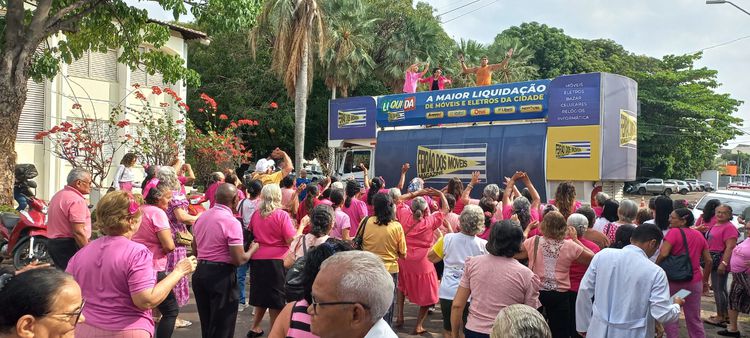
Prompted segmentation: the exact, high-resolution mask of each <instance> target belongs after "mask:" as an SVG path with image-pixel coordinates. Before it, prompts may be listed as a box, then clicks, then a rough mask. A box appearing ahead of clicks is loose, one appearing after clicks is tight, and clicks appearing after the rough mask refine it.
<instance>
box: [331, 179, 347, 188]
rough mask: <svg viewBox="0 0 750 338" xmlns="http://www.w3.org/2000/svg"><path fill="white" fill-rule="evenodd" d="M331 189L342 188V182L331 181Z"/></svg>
mask: <svg viewBox="0 0 750 338" xmlns="http://www.w3.org/2000/svg"><path fill="white" fill-rule="evenodd" d="M331 189H341V190H344V183H343V182H340V181H336V182H333V183H331Z"/></svg>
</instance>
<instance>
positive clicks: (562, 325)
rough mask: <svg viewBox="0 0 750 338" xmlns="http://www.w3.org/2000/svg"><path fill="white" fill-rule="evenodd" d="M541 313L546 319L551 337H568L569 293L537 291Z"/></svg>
mask: <svg viewBox="0 0 750 338" xmlns="http://www.w3.org/2000/svg"><path fill="white" fill-rule="evenodd" d="M539 302H541V303H542V309H543V310H542V314H544V317H545V318H546V319H547V324H549V329H550V331H552V338H569V337H570V295H568V293H567V292H557V291H539Z"/></svg>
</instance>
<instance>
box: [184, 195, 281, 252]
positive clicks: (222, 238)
mask: <svg viewBox="0 0 750 338" xmlns="http://www.w3.org/2000/svg"><path fill="white" fill-rule="evenodd" d="M282 212H283V211H282ZM284 213H285V214H286V212H284ZM256 214H257V213H256ZM193 237H194V240H195V245H196V246H197V249H198V259H199V260H204V261H211V262H218V263H227V264H232V256H231V254H230V253H229V247H230V246H242V244H243V242H242V224H240V221H238V220H237V218H236V217H234V213H233V212H232V209H230V208H229V207H227V206H226V205H223V204H216V205H214V206H213V208H210V209H208V210H206V211H204V212H203V213H202V214H201V215H200V216H198V220H196V221H195V224H194V225H193Z"/></svg>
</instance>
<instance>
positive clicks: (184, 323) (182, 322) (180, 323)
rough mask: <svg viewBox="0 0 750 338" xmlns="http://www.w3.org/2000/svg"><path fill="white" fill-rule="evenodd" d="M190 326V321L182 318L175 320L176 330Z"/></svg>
mask: <svg viewBox="0 0 750 338" xmlns="http://www.w3.org/2000/svg"><path fill="white" fill-rule="evenodd" d="M190 325H193V323H192V322H191V321H189V320H184V319H182V318H177V320H176V321H175V323H174V327H175V328H178V329H181V328H185V327H188V326H190Z"/></svg>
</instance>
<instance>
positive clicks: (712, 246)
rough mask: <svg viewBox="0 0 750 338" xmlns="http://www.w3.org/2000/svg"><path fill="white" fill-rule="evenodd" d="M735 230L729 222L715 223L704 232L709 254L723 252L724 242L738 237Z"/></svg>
mask: <svg viewBox="0 0 750 338" xmlns="http://www.w3.org/2000/svg"><path fill="white" fill-rule="evenodd" d="M739 235H740V234H739V233H738V232H737V228H735V227H734V225H733V224H732V223H731V222H727V223H723V224H720V223H717V224H716V225H714V226H712V227H711V229H709V230H708V231H707V232H706V237H708V250H709V251H711V252H723V251H724V249H726V247H727V245H726V241H727V240H728V239H730V238H737V237H739Z"/></svg>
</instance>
